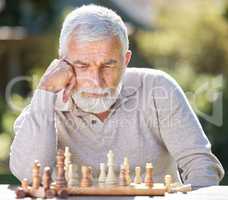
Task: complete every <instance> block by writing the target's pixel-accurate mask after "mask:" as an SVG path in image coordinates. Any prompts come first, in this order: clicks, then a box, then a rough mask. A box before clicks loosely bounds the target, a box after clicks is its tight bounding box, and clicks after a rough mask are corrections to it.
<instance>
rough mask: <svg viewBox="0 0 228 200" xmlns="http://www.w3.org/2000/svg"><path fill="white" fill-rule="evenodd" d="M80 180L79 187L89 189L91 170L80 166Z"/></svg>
mask: <svg viewBox="0 0 228 200" xmlns="http://www.w3.org/2000/svg"><path fill="white" fill-rule="evenodd" d="M81 171H82V179H81V182H80V186H81V187H90V186H91V169H90V168H89V167H87V166H82V168H81Z"/></svg>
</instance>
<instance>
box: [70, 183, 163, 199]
mask: <svg viewBox="0 0 228 200" xmlns="http://www.w3.org/2000/svg"><path fill="white" fill-rule="evenodd" d="M67 192H68V194H69V195H72V196H163V195H164V194H165V192H166V187H165V185H164V184H154V186H153V187H146V186H145V185H143V184H142V185H141V184H140V185H137V186H103V187H102V186H97V187H96V186H92V187H84V188H83V187H69V188H67Z"/></svg>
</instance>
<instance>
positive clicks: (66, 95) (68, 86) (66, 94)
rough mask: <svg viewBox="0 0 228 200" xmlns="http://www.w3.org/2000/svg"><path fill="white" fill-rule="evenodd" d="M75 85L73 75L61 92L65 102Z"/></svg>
mask: <svg viewBox="0 0 228 200" xmlns="http://www.w3.org/2000/svg"><path fill="white" fill-rule="evenodd" d="M75 86H76V78H75V77H74V76H73V77H72V78H71V80H70V83H69V84H68V85H67V87H66V88H65V90H64V93H63V101H64V102H67V100H68V99H69V97H70V95H71V93H72V91H73V89H74V87H75Z"/></svg>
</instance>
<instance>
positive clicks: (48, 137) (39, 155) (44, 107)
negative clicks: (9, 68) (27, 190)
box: [10, 90, 56, 181]
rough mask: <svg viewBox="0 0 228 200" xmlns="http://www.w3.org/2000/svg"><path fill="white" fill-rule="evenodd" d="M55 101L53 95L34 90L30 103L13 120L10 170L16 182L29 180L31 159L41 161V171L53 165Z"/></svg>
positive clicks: (54, 150)
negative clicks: (16, 179) (13, 134)
mask: <svg viewBox="0 0 228 200" xmlns="http://www.w3.org/2000/svg"><path fill="white" fill-rule="evenodd" d="M55 98H56V94H54V93H51V92H47V91H43V90H36V91H35V93H34V96H33V98H32V101H31V104H30V105H29V106H27V107H26V108H25V110H24V111H23V112H22V113H21V114H20V116H19V117H18V118H17V120H16V121H15V124H14V132H15V138H14V140H13V143H12V145H11V152H10V169H11V171H12V173H13V174H14V175H15V176H16V177H17V178H18V179H19V180H21V179H23V178H28V179H29V181H31V175H32V170H31V169H32V165H33V163H34V160H39V161H40V163H41V168H43V167H44V166H46V165H49V166H52V165H54V160H55V158H54V157H55V153H56V133H55V128H54V104H55Z"/></svg>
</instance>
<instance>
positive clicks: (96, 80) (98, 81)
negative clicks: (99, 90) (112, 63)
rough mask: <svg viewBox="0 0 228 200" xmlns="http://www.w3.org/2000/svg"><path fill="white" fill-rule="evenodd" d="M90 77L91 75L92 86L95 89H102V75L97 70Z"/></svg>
mask: <svg viewBox="0 0 228 200" xmlns="http://www.w3.org/2000/svg"><path fill="white" fill-rule="evenodd" d="M90 75H91V81H92V84H93V85H94V86H95V87H103V85H104V80H103V77H102V74H101V73H100V71H99V70H98V69H96V70H93V71H92V72H91V74H90Z"/></svg>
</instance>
